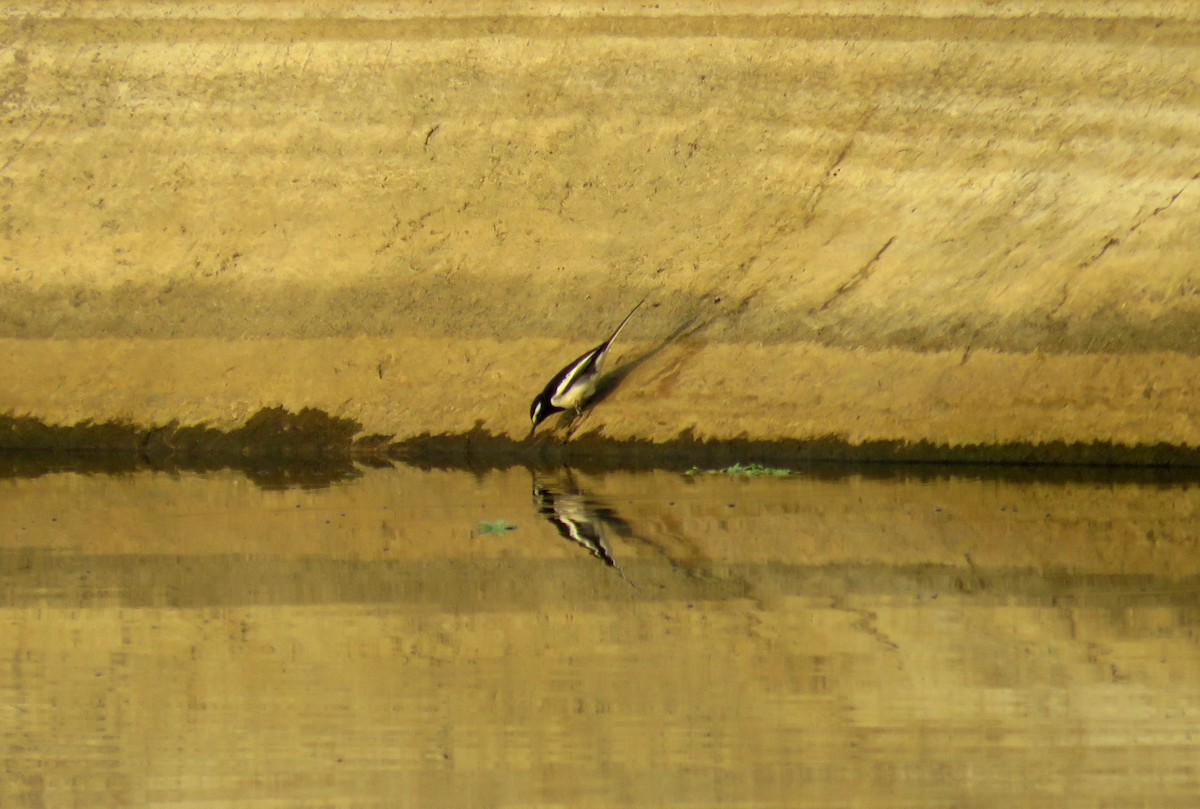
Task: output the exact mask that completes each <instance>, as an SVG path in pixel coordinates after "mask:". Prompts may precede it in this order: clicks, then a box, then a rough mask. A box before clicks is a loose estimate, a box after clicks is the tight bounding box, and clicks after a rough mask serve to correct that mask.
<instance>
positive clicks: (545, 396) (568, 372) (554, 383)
mask: <svg viewBox="0 0 1200 809" xmlns="http://www.w3.org/2000/svg"><path fill="white" fill-rule="evenodd" d="M645 302H646V301H645V299H644V298H643V299H642V300H640V301H638V305H637V306H635V307H633V309H631V310H630V311H629V314H627V315H625V319H624V320H622V321H621V325H619V326H617V328H616V331H614V332H613V333H612V335H610V336H609V338H608V339H607V340H605V341H604V342H603V343H601V344H600V345H598V346H596V347H595V348H593V349H592V350H591V351H588V352H585V353H584V354H582V355H580V356H579V357H578V358H577V359H575V360H574V361H573V362H571V363H570V364H569V365H567V367H565V368H563V369H562V370H561V371H559V372H558V373H557V374H555V375H554V376H553V377H552V378H551V379H550V381H549V382H547V383H546V387H545V388H544V389H543V390H542V392H541V393H539V394H538V395H537V396H535V397H534V399H533V403H532V404H531V405H530V406H529V420H530V421H531V422H532V426H530V428H529V434H530V435H533V431H534V430H536V429H537V426H538V425H539V424H541V423H542V422H543V421H544V420H545V419H546V418H548V417H549V416H552V415H553V414H555V413H561V412H562V411H564V410H568V409H574V410H575V413H576V414H578V413H580V412H581V410H582V409H583V404H584V402H586V401H587V400H588V397H590V396H591V395H592V394H593V393H595V392H596V380H597V379H598V378H599V377H600V369H601V367H602V366H603V365H604V358H605V357H606V356H608V349H609V347H610V346H612V343H613V340H615V339H617V335H618V334H620V333H621V329H623V328H625V324H626V323H628V322H629V318H631V317H633V313H634V312H636V311H637V310H638V307H640V306H641V305H642V304H643V303H645Z"/></svg>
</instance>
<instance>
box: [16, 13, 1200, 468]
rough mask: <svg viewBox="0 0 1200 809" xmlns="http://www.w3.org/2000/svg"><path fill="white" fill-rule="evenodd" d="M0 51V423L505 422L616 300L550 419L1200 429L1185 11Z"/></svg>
mask: <svg viewBox="0 0 1200 809" xmlns="http://www.w3.org/2000/svg"><path fill="white" fill-rule="evenodd" d="M0 43H2V44H3V47H2V48H0V116H2V118H0V120H3V127H0V187H2V188H3V207H2V211H0V240H2V241H0V290H2V291H0V414H8V415H10V416H26V415H29V416H33V417H35V418H37V419H40V420H42V421H44V422H47V423H49V424H64V425H65V424H75V423H76V422H79V421H81V420H86V419H93V420H98V421H104V420H121V421H128V422H131V423H133V424H138V425H147V426H150V425H160V424H164V423H168V422H178V423H181V424H199V423H205V424H212V425H216V426H220V427H235V426H237V425H239V424H242V423H244V422H245V421H246V420H247V419H248V418H250V416H251V415H253V414H254V413H256V412H258V411H260V410H261V409H262V408H265V407H273V406H283V407H286V408H289V409H299V408H302V407H315V408H320V409H322V410H324V411H326V412H327V413H329V414H331V415H333V416H336V417H338V418H348V419H354V420H355V421H357V422H359V423H360V424H361V425H362V428H363V430H364V431H367V432H377V433H386V434H391V435H394V436H396V437H397V438H400V439H403V438H406V437H409V436H413V435H419V434H423V433H434V434H440V433H449V434H453V433H461V432H464V431H467V430H470V429H472V428H475V427H481V428H482V429H483V430H485V431H487V432H490V433H493V434H497V435H508V436H514V437H518V436H521V435H523V434H524V433H525V431H526V430H527V417H526V413H527V409H528V404H529V400H530V399H531V398H532V396H533V394H534V393H536V392H537V390H538V389H540V387H541V385H542V384H543V383H544V381H545V379H546V377H547V376H548V375H549V374H550V373H552V372H553V371H554V370H556V369H557V368H558V367H559V366H560V365H562V364H563V363H564V362H565V361H567V360H569V359H570V358H571V357H573V356H575V355H576V354H577V353H578V352H580V351H581V350H583V349H584V348H587V347H589V346H590V345H591V344H594V343H595V342H597V341H598V340H600V339H602V337H603V336H604V335H605V334H606V333H607V331H608V330H609V329H611V328H612V326H613V325H615V323H616V322H617V321H618V320H619V319H620V318H621V317H622V316H623V315H624V313H625V311H626V310H627V309H628V308H629V307H630V306H632V305H633V304H634V303H635V302H636V301H638V300H639V299H641V298H643V297H648V298H649V304H648V306H647V307H644V310H643V312H641V313H639V315H638V316H637V317H636V318H635V320H634V321H632V322H631V324H630V327H629V329H628V331H627V332H626V335H625V337H624V338H623V340H622V343H621V344H620V345H619V346H618V349H617V350H616V351H615V353H614V356H613V366H612V367H619V366H620V365H621V364H622V362H624V361H629V360H638V359H640V360H642V361H641V362H640V363H639V364H637V365H636V367H634V368H633V369H632V372H631V373H629V375H628V376H627V377H625V379H624V382H623V384H622V385H621V386H620V387H619V388H618V389H617V390H616V391H615V392H614V393H613V395H612V396H610V397H609V398H608V399H607V400H606V401H604V402H603V404H602V405H601V406H599V407H597V408H596V410H595V411H594V412H593V413H592V415H591V416H590V417H589V419H588V421H587V423H586V424H585V425H584V427H583V429H584V430H585V431H587V430H597V431H599V432H600V433H601V434H602V435H605V436H609V437H613V438H618V439H620V438H645V439H651V440H656V441H662V440H667V439H670V438H674V437H676V436H678V435H679V434H680V433H682V432H685V431H690V433H691V434H692V435H695V436H696V437H699V438H708V439H726V438H736V437H741V438H747V439H752V440H759V439H763V440H770V439H780V438H786V439H801V440H804V439H812V438H824V437H829V436H833V437H835V438H838V439H841V440H844V441H846V442H849V443H850V444H852V445H853V444H859V443H862V442H870V441H898V442H916V441H928V442H931V443H933V444H938V445H947V446H955V445H961V444H991V443H1013V442H1016V443H1028V444H1037V443H1039V442H1051V441H1061V442H1067V443H1075V442H1078V443H1083V444H1087V443H1091V442H1112V443H1115V444H1131V445H1138V444H1156V443H1160V442H1165V443H1168V444H1172V445H1179V446H1196V445H1200V429H1198V428H1197V425H1196V423H1195V421H1194V420H1193V419H1192V417H1191V415H1192V412H1193V410H1194V406H1195V403H1196V401H1197V395H1198V394H1200V381H1198V380H1200V359H1198V354H1200V328H1197V324H1198V321H1200V268H1198V267H1197V262H1196V258H1195V254H1196V249H1195V248H1196V244H1197V236H1196V234H1197V233H1200V183H1198V182H1197V179H1198V178H1200V83H1197V81H1196V76H1198V75H1200V10H1197V9H1196V7H1195V6H1194V4H1191V3H1182V2H1181V3H1152V4H1151V3H1138V2H1126V3H1094V4H1080V3H1067V2H1050V1H1047V2H1021V1H1020V0H1014V2H1004V3H983V2H979V3H976V2H933V3H922V4H920V5H919V8H918V7H917V6H911V5H907V4H905V5H901V6H895V5H893V4H889V3H884V2H866V1H865V0H864V2H809V3H804V4H802V5H801V6H799V8H798V9H797V7H796V6H795V4H775V3H771V2H766V1H765V0H764V1H763V2H757V3H683V4H675V5H673V7H672V9H671V10H670V12H669V13H668V12H667V11H664V10H662V9H653V8H645V7H643V4H640V3H623V2H616V3H604V4H599V3H590V2H571V3H563V4H558V5H555V6H553V7H548V6H545V5H542V4H528V5H522V4H513V3H500V2H493V3H483V4H480V3H470V4H467V3H453V2H445V3H438V4H435V5H433V6H432V7H430V6H424V5H422V6H416V7H414V6H410V5H408V4H401V5H399V6H398V5H397V4H393V3H382V2H360V3H353V4H345V5H342V6H339V7H338V11H337V13H336V14H331V13H330V10H329V6H328V4H324V3H305V2H301V1H300V0H294V1H287V0H285V1H284V2H271V3H265V2H259V3H253V2H250V3H227V4H196V5H192V4H170V5H166V6H163V5H161V4H147V3H137V2H93V3H88V2H82V3H72V4H70V5H65V4H64V5H62V6H55V5H51V6H50V7H46V6H44V5H43V4H37V5H34V4H8V5H7V6H6V8H5V10H3V11H0ZM672 335H674V339H672V340H670V341H669V342H667V343H666V344H665V345H664V341H666V340H667V338H668V337H669V336H672ZM626 338H627V339H626ZM656 349H657V350H656Z"/></svg>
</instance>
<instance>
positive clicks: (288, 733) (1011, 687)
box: [0, 467, 1200, 807]
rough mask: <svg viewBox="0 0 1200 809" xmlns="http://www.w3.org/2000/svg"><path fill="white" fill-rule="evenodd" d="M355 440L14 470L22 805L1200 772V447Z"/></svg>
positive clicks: (458, 802)
mask: <svg viewBox="0 0 1200 809" xmlns="http://www.w3.org/2000/svg"><path fill="white" fill-rule="evenodd" d="M349 471H350V470H342V472H339V473H338V474H337V475H334V476H333V480H332V482H329V483H328V485H322V484H321V479H320V477H319V476H317V477H315V478H314V477H312V476H288V475H278V474H276V475H262V476H256V475H254V474H247V473H245V472H239V471H219V470H218V471H211V472H206V473H179V472H176V473H165V472H154V471H128V472H125V473H123V474H119V475H106V474H82V473H77V472H70V471H46V472H43V473H41V474H38V475H36V476H10V477H8V478H5V479H0V654H2V655H3V660H4V664H3V665H2V666H0V745H2V748H3V750H2V752H0V758H2V760H3V767H4V771H5V777H4V778H3V779H0V805H3V806H4V807H58V806H86V807H131V806H151V805H152V806H198V805H205V806H231V807H256V806H264V807H265V806H270V807H279V806H289V807H291V806H297V807H392V806H429V807H433V806H456V807H457V806H481V807H508V806H522V807H525V806H538V807H546V806H613V807H638V806H644V807H664V806H689V807H707V806H712V807H725V806H737V807H760V806H761V807H767V806H772V807H803V806H821V807H825V806H856V807H870V806H889V807H894V806H921V807H931V806H932V807H963V806H1004V807H1009V806H1022V807H1038V806H1046V807H1051V806H1052V807H1063V806H1081V807H1082V806H1088V807H1093V806H1109V807H1125V806H1139V807H1140V806H1145V807H1172V806H1179V807H1183V806H1187V807H1193V806H1195V805H1196V801H1197V798H1198V796H1200V547H1198V544H1200V527H1198V526H1200V519H1198V517H1200V487H1197V486H1195V485H1193V484H1191V483H1189V482H1186V481H1184V482H1178V481H1176V482H1155V481H1138V480H1113V479H1103V478H1097V479H1090V480H1083V479H1079V480H1070V479H1052V478H1045V477H1044V478H1041V479H1037V478H1034V479H1023V480H1017V479H1006V478H1004V477H996V476H992V477H980V476H974V477H972V476H961V475H951V474H939V473H936V472H935V473H924V474H919V475H918V474H913V472H912V471H911V470H909V471H905V470H885V469H875V470H868V471H869V474H864V473H862V471H859V472H854V471H849V472H835V471H833V470H830V471H828V472H827V473H824V474H807V475H801V476H797V477H791V478H786V479H755V480H742V479H730V478H727V477H724V476H699V477H686V476H683V475H680V474H676V473H667V472H658V473H640V474H631V473H610V474H584V473H570V474H568V473H565V472H561V471H560V472H554V473H545V474H539V475H537V476H535V475H533V474H531V473H530V472H529V471H527V470H524V469H509V470H502V471H494V472H487V473H481V474H478V475H473V474H470V473H467V472H458V471H420V470H417V469H412V468H408V467H395V468H374V469H373V468H358V469H356V470H353V474H345V473H346V472H349ZM296 483H299V484H303V485H293V484H296ZM556 521H557V522H556ZM507 526H515V528H513V529H512V530H507Z"/></svg>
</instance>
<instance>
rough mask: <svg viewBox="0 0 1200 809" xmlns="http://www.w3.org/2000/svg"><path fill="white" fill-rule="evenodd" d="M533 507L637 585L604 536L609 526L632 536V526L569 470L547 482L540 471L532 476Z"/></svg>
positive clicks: (585, 548)
mask: <svg viewBox="0 0 1200 809" xmlns="http://www.w3.org/2000/svg"><path fill="white" fill-rule="evenodd" d="M533 507H534V509H535V510H536V511H537V513H538V514H540V515H541V516H542V517H544V518H545V519H546V521H547V522H549V523H550V524H551V525H553V526H554V529H555V530H556V531H558V533H559V535H561V536H562V538H563V539H565V540H567V541H568V542H574V543H575V544H576V545H579V546H580V547H581V548H583V549H584V550H586V551H587V552H588V553H590V554H591V555H592V556H594V557H596V558H597V559H599V560H600V561H601V562H603V563H604V565H605V566H606V567H611V568H613V569H614V570H616V571H617V573H618V574H619V575H620V576H621V578H623V579H625V581H627V582H629V584H630V585H631V586H632V587H633V588H634V589H638V586H637V585H636V584H634V583H633V580H631V579H630V578H629V577H628V576H626V575H625V571H624V570H622V569H621V566H620V565H618V564H617V561H616V559H614V558H613V555H612V551H611V550H610V549H609V547H608V542H607V540H606V538H605V529H606V528H611V529H613V530H615V531H616V532H617V533H618V534H620V535H621V536H624V537H631V536H633V530H632V528H631V527H630V525H629V523H627V522H626V521H625V520H623V519H622V518H621V517H620V516H619V515H618V514H617V513H616V512H615V511H613V510H612V509H611V508H609V507H608V506H606V505H604V504H603V503H601V502H600V501H598V500H596V499H594V498H592V497H590V496H588V495H587V494H586V493H585V492H584V491H583V490H582V489H580V488H579V485H578V484H577V483H576V482H575V477H574V475H572V474H571V473H570V471H569V470H568V471H567V477H566V481H565V482H558V481H556V482H547V481H546V480H544V479H543V478H541V477H539V476H538V475H537V474H535V475H534V476H533Z"/></svg>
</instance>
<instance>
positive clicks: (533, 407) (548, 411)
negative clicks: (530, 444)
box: [529, 393, 562, 433]
mask: <svg viewBox="0 0 1200 809" xmlns="http://www.w3.org/2000/svg"><path fill="white" fill-rule="evenodd" d="M561 411H562V408H561V407H555V406H554V405H552V404H550V397H549V396H547V395H546V394H545V393H541V394H539V395H538V396H537V398H535V399H534V400H533V403H532V404H530V405H529V421H530V422H531V423H530V426H529V432H530V433H532V432H533V431H534V430H536V429H537V426H538V425H539V424H541V423H542V422H543V421H545V420H546V419H548V418H550V417H551V416H552V415H554V414H555V413H558V412H561Z"/></svg>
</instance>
